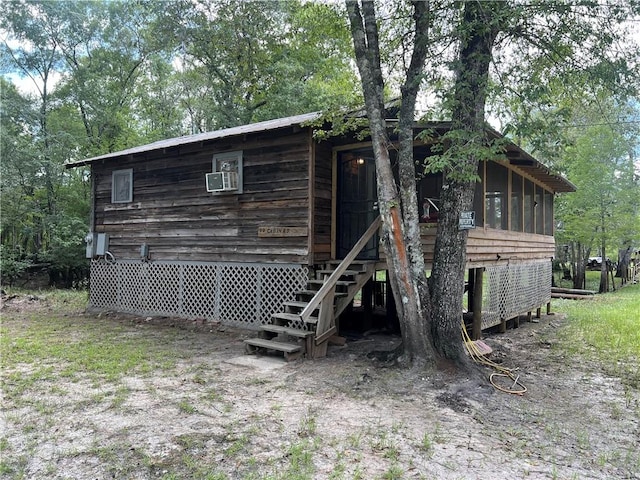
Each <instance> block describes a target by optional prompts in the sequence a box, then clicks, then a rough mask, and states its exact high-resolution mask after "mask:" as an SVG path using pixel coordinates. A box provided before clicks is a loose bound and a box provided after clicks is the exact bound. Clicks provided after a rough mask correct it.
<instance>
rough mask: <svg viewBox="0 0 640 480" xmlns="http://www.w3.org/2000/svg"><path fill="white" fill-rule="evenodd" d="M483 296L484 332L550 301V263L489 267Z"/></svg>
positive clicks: (546, 261)
mask: <svg viewBox="0 0 640 480" xmlns="http://www.w3.org/2000/svg"><path fill="white" fill-rule="evenodd" d="M485 282H486V283H485V285H484V289H483V295H482V328H483V329H485V328H489V327H492V326H494V325H498V324H499V323H501V321H502V320H503V319H504V320H509V319H511V318H513V317H516V316H518V315H522V314H524V313H527V312H530V311H532V310H535V309H537V308H538V307H540V306H542V305H544V304H546V303H548V302H549V301H550V300H551V262H550V261H549V260H544V261H537V262H526V263H524V262H523V263H512V264H508V265H501V266H496V267H487V268H486V271H485Z"/></svg>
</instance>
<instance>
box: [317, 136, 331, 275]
mask: <svg viewBox="0 0 640 480" xmlns="http://www.w3.org/2000/svg"><path fill="white" fill-rule="evenodd" d="M332 158H333V152H332V145H331V144H330V143H329V142H322V143H319V144H316V145H315V159H314V160H315V163H314V165H315V168H314V170H315V183H314V210H313V225H314V235H313V263H315V264H319V263H322V262H325V261H327V260H330V259H331V215H332V200H331V195H332V162H333V160H332Z"/></svg>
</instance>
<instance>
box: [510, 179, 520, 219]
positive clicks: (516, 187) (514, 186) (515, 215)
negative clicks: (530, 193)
mask: <svg viewBox="0 0 640 480" xmlns="http://www.w3.org/2000/svg"><path fill="white" fill-rule="evenodd" d="M511 230H513V231H514V232H521V231H522V177H521V176H520V175H518V174H517V173H515V172H511Z"/></svg>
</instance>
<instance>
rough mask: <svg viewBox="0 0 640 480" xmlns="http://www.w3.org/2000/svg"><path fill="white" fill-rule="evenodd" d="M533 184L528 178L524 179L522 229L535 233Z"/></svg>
mask: <svg viewBox="0 0 640 480" xmlns="http://www.w3.org/2000/svg"><path fill="white" fill-rule="evenodd" d="M534 192H535V185H534V184H533V182H531V181H529V180H525V181H524V231H525V232H526V233H535V223H534V222H535V210H534V209H535V204H534V198H533V197H534Z"/></svg>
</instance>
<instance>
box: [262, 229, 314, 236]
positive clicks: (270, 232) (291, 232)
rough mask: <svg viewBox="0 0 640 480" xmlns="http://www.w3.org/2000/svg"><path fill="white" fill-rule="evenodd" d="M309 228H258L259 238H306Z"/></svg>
mask: <svg viewBox="0 0 640 480" xmlns="http://www.w3.org/2000/svg"><path fill="white" fill-rule="evenodd" d="M307 233H308V229H307V227H258V237H306V236H307Z"/></svg>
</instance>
